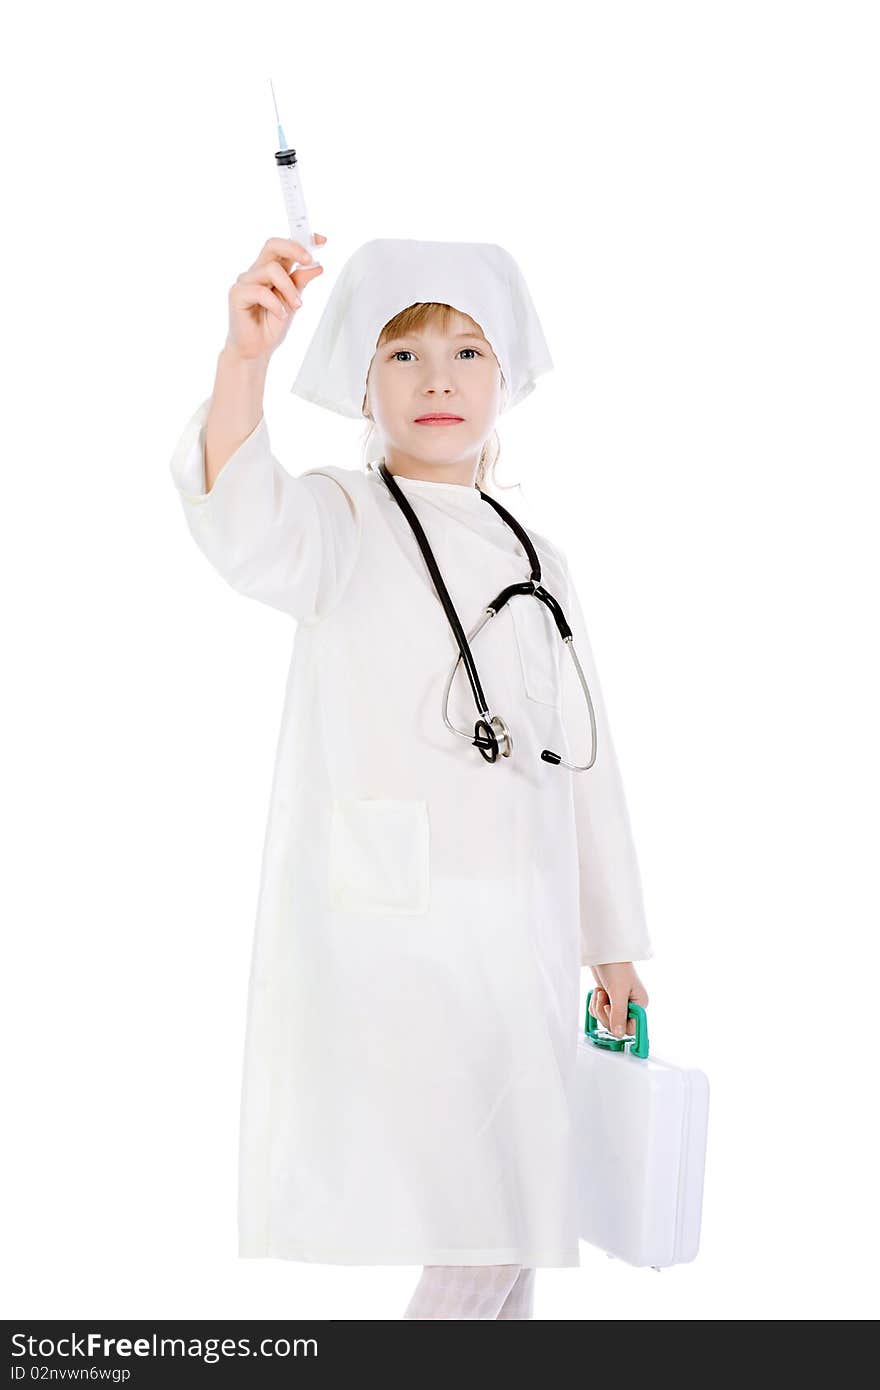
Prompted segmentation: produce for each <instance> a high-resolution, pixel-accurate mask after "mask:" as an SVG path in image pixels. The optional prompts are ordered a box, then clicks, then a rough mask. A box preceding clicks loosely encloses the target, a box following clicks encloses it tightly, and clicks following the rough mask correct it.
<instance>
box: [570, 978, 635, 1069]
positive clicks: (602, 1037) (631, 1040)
mask: <svg viewBox="0 0 880 1390" xmlns="http://www.w3.org/2000/svg"><path fill="white" fill-rule="evenodd" d="M592 997H593V990H589V991H588V992H587V1016H586V1024H585V1028H584V1032H585V1033H586V1035H587V1037H588V1038H589V1039H590V1042H592V1043H595V1045H596V1047H607V1048H608V1050H609V1052H623V1050H624V1049H625V1048H626V1047H629V1049H630V1052H631V1053H632V1055H633V1056H634V1057H647V1055H648V1015H647V1014H646V1013H645V1010H644V1007H643V1006H642V1005H641V1004H634V1003H633V1001H632V1000H630V1001H629V1007H628V1009H627V1013H626V1016H627V1018H634V1019H635V1021H636V1031H635V1037H633V1036H632V1035H631V1034H628V1035H627V1037H625V1038H615V1036H614V1034H613V1033H608V1032H606V1031H605V1029H604V1028H603V1030H602V1032H601V1033H600V1032H599V1024H598V1022H597V1020H596V1019H595V1018H594V1017H593V1015H592V1014H591V1013H590V1000H591V999H592ZM630 1044H631V1046H630Z"/></svg>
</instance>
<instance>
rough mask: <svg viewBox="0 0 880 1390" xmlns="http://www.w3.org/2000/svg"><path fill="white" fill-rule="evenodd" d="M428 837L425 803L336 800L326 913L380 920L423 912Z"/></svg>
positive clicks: (427, 882) (425, 907)
mask: <svg viewBox="0 0 880 1390" xmlns="http://www.w3.org/2000/svg"><path fill="white" fill-rule="evenodd" d="M429 831H430V827H429V821H428V803H427V802H426V801H417V800H413V801H409V800H394V799H390V798H381V797H366V798H357V797H345V798H341V799H337V800H335V801H334V802H333V806H332V810H331V816H330V841H329V846H328V851H329V852H328V880H329V882H328V890H329V900H330V907H331V908H332V909H333V910H334V911H337V912H358V913H366V914H370V915H378V916H382V917H385V916H397V915H399V914H410V913H424V912H427V910H428V903H429V897H430V833H429Z"/></svg>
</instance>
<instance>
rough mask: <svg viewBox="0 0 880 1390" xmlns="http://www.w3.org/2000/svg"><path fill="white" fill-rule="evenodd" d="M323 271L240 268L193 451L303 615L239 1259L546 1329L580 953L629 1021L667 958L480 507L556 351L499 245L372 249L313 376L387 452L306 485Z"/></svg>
mask: <svg viewBox="0 0 880 1390" xmlns="http://www.w3.org/2000/svg"><path fill="white" fill-rule="evenodd" d="M325 240H326V238H323V237H320V238H319V241H321V242H323V241H325ZM310 262H311V258H310V257H309V255H308V253H307V252H306V251H305V250H304V248H303V247H302V246H300V245H299V244H298V243H296V242H293V241H288V240H286V239H283V238H272V239H270V240H269V241H267V243H266V245H265V246H264V248H263V250H262V251H261V252H260V255H259V256H258V257H257V259H256V261H255V262H254V264H253V265H252V266H251V267H250V269H249V270H247V271H246V272H244V274H242V275H240V276H239V277H238V279H237V280H236V282H235V284H234V285H233V286H232V288H231V290H230V292H229V333H228V337H227V340H226V343H225V345H224V347H223V350H222V352H221V353H220V356H219V360H218V364H217V373H216V378H215V382H214V390H213V393H212V395H211V396H210V397H209V398H208V399H207V400H206V401H205V402H203V404H202V405H201V406H200V408H199V409H198V411H197V412H196V414H195V415H194V416H193V417H192V419H191V420H190V422H189V424H188V425H187V427H186V429H185V430H184V433H183V436H182V438H181V440H180V442H179V444H178V446H177V449H176V450H175V453H174V456H173V458H172V461H171V471H172V476H173V479H174V482H175V485H176V487H177V489H178V493H179V496H180V498H181V501H182V505H183V509H184V513H185V515H186V518H187V522H188V524H189V527H190V530H191V532H192V535H193V537H194V539H195V541H196V542H197V544H198V545H199V547H200V548H201V549H202V551H203V552H204V553H205V555H206V556H207V558H208V560H209V561H210V562H211V564H212V565H213V566H214V567H215V568H216V569H217V570H218V571H219V573H220V574H221V575H222V576H223V577H224V578H225V579H226V580H227V581H228V583H229V584H231V585H232V587H233V588H234V589H236V590H237V591H238V592H239V593H241V594H244V595H247V596H249V597H251V598H256V599H260V600H261V601H263V602H264V603H267V604H271V605H272V606H273V607H275V608H278V609H281V610H282V611H283V612H285V613H287V614H288V615H289V616H290V617H292V618H293V619H295V620H296V625H297V626H296V634H295V640H294V644H293V655H292V661H291V665H290V673H289V678H288V683H287V689H286V693H285V700H284V709H283V714H282V720H281V729H280V736H279V742H278V752H277V761H276V767H275V775H274V780H273V785H272V793H271V805H270V813H269V823H268V827H267V831H266V838H265V844H264V852H263V862H262V871H261V882H260V892H259V905H258V912H257V921H256V929H255V933H254V944H253V956H252V964H251V975H250V987H249V1002H248V1018H247V1035H246V1042H245V1065H244V1076H243V1086H242V1095H241V1149H240V1168H239V1172H240V1183H239V1253H240V1255H241V1256H244V1257H260V1256H270V1257H276V1258H282V1259H290V1260H302V1261H317V1262H322V1263H335V1264H407V1265H422V1266H423V1267H424V1268H423V1272H422V1275H421V1278H420V1280H419V1282H418V1285H417V1287H416V1289H415V1292H414V1294H413V1296H412V1299H411V1302H410V1304H409V1306H408V1308H407V1309H406V1311H405V1313H404V1317H407V1318H469V1319H490V1318H492V1319H503V1318H528V1317H531V1316H532V1308H533V1302H532V1300H533V1291H534V1271H535V1269H536V1268H537V1267H539V1266H570V1265H577V1264H579V1263H580V1260H579V1248H578V1235H577V1186H576V1177H577V1175H576V1171H575V1164H574V1150H573V1140H572V1125H571V1114H570V1098H571V1094H572V1081H573V1074H574V1066H575V1058H576V1040H577V1031H578V1026H579V1019H578V998H579V989H580V970H579V966H580V965H588V966H590V968H591V970H592V974H593V976H594V979H595V982H596V988H595V990H594V993H593V996H592V1000H591V1011H592V1012H593V1013H594V1015H595V1017H596V1018H597V1020H598V1021H599V1022H600V1023H602V1024H603V1025H604V1026H605V1027H607V1028H610V1029H611V1030H612V1031H613V1032H616V1033H618V1034H623V1032H624V1031H625V1030H626V1029H627V1028H628V1026H629V1027H630V1031H631V1025H627V1021H626V1019H627V1008H628V1004H629V1001H630V1000H633V1001H635V1002H637V1003H641V1004H647V1002H648V996H647V993H646V991H645V989H644V986H643V985H642V983H641V981H640V980H639V977H638V975H637V974H636V971H635V969H634V967H633V964H632V962H633V961H634V960H644V959H646V958H648V957H649V956H650V955H651V953H652V952H651V946H650V942H649V938H648V933H647V929H646V925H645V915H644V907H643V901H642V892H641V885H640V876H639V869H638V864H637V860H636V855H635V851H634V847H633V841H632V835H631V830H630V824H629V818H628V814H627V809H626V803H625V799H624V793H623V788H622V786H621V780H620V775H619V771H618V766H617V761H616V757H615V753H614V747H613V744H612V740H611V735H610V732H609V725H608V719H607V716H606V712H605V707H604V702H603V698H602V692H601V687H600V684H599V680H598V677H597V673H596V669H595V664H594V660H593V656H592V652H591V649H590V644H589V640H588V636H587V632H586V627H585V623H584V616H583V612H582V609H581V605H580V602H579V599H578V595H577V593H576V590H575V587H574V585H573V584H572V581H571V577H570V575H569V570H568V564H567V561H566V558H565V556H564V555H563V553H562V552H561V551H560V549H559V548H558V546H555V545H553V544H552V543H551V542H550V541H549V540H547V538H546V537H544V536H542V535H540V534H538V533H537V532H535V531H533V530H531V529H529V530H528V532H527V533H524V532H522V531H521V530H520V533H519V534H518V533H517V529H515V526H512V525H511V524H509V523H508V521H506V520H505V519H504V510H505V509H504V508H503V507H501V506H499V507H498V508H497V509H496V506H495V505H494V504H493V503H492V501H491V497H492V494H491V493H489V492H488V491H487V490H486V489H487V486H488V485H489V483H490V479H489V478H488V476H487V475H488V474H489V473H490V472H491V466H492V464H493V462H494V460H493V457H492V452H493V445H494V452H495V454H496V456H497V437H496V436H495V435H494V427H495V423H496V420H497V418H498V416H499V414H500V413H502V412H503V411H504V410H505V409H509V408H510V407H511V406H512V405H515V404H517V403H518V402H519V401H521V400H522V399H523V398H524V397H525V396H526V395H527V394H529V392H530V391H532V390H533V389H534V384H535V379H536V377H537V376H538V375H539V374H540V373H542V372H544V371H546V370H548V369H549V368H550V367H552V362H551V360H550V356H549V352H548V350H547V345H546V342H545V340H544V335H543V333H542V331H541V326H540V323H539V321H538V318H537V315H536V313H535V309H534V305H533V303H532V300H531V297H530V295H529V292H528V289H527V287H526V284H525V282H524V280H523V277H522V275H521V273H520V271H519V268H518V267H517V265H516V263H515V262H514V261H513V260H512V258H511V257H510V256H509V255H508V253H507V252H506V251H504V250H503V249H502V248H501V247H499V246H495V245H491V244H484V243H467V242H423V241H409V240H376V241H372V242H368V243H367V244H366V245H365V246H362V247H360V248H359V250H358V251H356V252H355V254H354V255H353V256H352V257H351V259H350V260H349V261H348V263H347V264H346V265H345V267H344V268H343V270H342V271H341V272H340V275H339V277H338V279H337V281H336V283H335V285H334V287H333V291H332V293H331V295H330V297H329V299H328V302H327V305H326V307H325V310H324V313H323V315H322V317H321V320H320V322H319V324H318V327H317V329H316V331H315V334H314V337H313V339H312V342H311V344H310V345H309V347H308V349H307V351H306V354H305V357H304V359H303V363H302V366H301V369H300V372H299V375H298V377H297V379H296V382H295V383H294V387H293V389H294V390H295V391H296V392H297V393H298V394H299V395H301V396H302V397H303V398H304V399H307V400H310V401H312V402H314V403H316V404H318V405H320V406H323V407H324V408H327V409H330V410H333V411H336V412H339V413H341V414H344V415H347V416H350V417H351V418H363V417H366V418H367V419H368V420H369V421H370V422H371V438H372V440H373V442H374V445H375V447H374V448H373V449H372V451H370V450H367V451H366V452H371V453H372V457H370V458H366V459H365V466H364V467H362V468H360V469H353V468H345V467H340V466H337V465H327V466H324V467H320V468H312V469H309V470H307V471H305V472H303V473H300V474H299V475H297V476H294V475H292V474H290V473H288V472H287V471H286V470H285V469H284V468H283V467H282V466H281V464H280V463H279V462H278V460H277V459H276V458H275V456H274V454H273V453H272V450H271V447H270V443H269V434H268V429H267V425H266V421H265V418H264V416H263V405H262V402H263V390H264V385H265V379H266V372H267V368H268V364H269V360H270V358H271V356H272V353H273V352H274V351H275V349H276V348H277V347H278V345H279V344H280V343H281V342H282V340H283V339H284V337H285V335H286V333H287V330H288V328H289V326H290V323H291V321H292V319H293V318H294V317H295V316H296V313H297V311H298V309H299V308H300V305H301V303H302V293H303V291H304V289H305V287H306V285H308V284H309V283H310V282H311V280H312V279H314V278H315V277H316V276H318V275H320V274H321V269H320V267H317V266H314V264H313V263H312V264H310ZM294 265H296V266H297V268H296V269H295V270H294V269H292V267H293V266H294ZM515 520H517V519H515V518H514V521H515ZM419 534H421V537H422V538H423V539H424V540H425V541H426V542H427V546H428V547H429V551H428V552H427V553H429V554H430V555H431V556H432V559H433V563H431V562H429V560H428V559H427V558H426V550H425V548H424V546H423V545H422V543H421V541H420V540H419ZM530 580H532V581H535V583H538V584H540V586H541V587H542V589H543V590H544V591H546V593H547V594H549V595H550V596H552V600H553V602H552V603H551V604H550V605H548V604H546V603H545V602H543V601H541V600H540V599H539V597H537V596H536V594H535V592H533V585H532V584H531V583H525V582H524V581H530ZM511 585H512V586H519V588H518V589H517V588H514V591H513V593H512V596H510V597H509V599H508V601H501V602H499V603H498V604H497V609H496V611H495V613H494V616H491V617H490V618H489V619H488V620H485V619H486V609H487V607H490V606H492V605H493V603H494V602H495V600H497V599H499V596H500V595H501V594H502V592H503V591H504V590H506V589H507V588H508V586H511ZM444 592H445V596H446V599H447V600H448V602H446V601H445V600H443V594H444ZM442 600H443V601H442ZM554 603H555V605H556V606H557V607H558V608H561V613H562V618H563V629H562V634H561V633H560V629H559V627H558V626H557V622H556V621H555V617H554V611H553V607H554ZM450 605H451V608H450ZM451 611H452V612H453V616H454V618H455V619H457V620H459V632H458V633H457V632H456V625H455V622H454V621H453V617H450V612H451ZM481 620H485V621H483V622H481ZM566 623H567V625H568V627H570V629H571V632H572V635H573V649H574V652H575V653H576V659H577V660H578V661H579V662H580V665H581V668H582V670H583V674H584V676H585V679H586V683H587V687H588V691H589V694H590V696H591V702H592V712H593V715H594V721H595V723H594V724H593V723H592V721H591V719H590V717H589V706H588V702H587V701H585V698H584V695H585V691H584V688H583V686H582V684H581V681H580V679H579V676H578V672H577V668H576V662H575V661H572V660H570V659H569V658H570V654H571V651H572V648H571V647H570V646H567V645H566V644H565V643H564V642H563V641H562V640H561V635H562V636H564V635H565V632H566V631H567V630H568V629H567V627H565V624H566ZM465 634H467V635H468V638H469V639H470V640H471V644H472V645H471V648H470V650H471V663H472V664H471V663H469V662H468V661H467V660H466V659H465V648H464V647H463V645H462V641H461V640H460V638H461V637H463V636H464V635H465ZM475 677H476V679H474V678H475ZM593 736H595V744H593ZM591 750H594V751H595V758H592V757H591ZM545 751H546V752H548V753H549V756H542V754H544V753H545ZM578 769H586V770H578Z"/></svg>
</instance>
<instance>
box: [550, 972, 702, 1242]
mask: <svg viewBox="0 0 880 1390" xmlns="http://www.w3.org/2000/svg"><path fill="white" fill-rule="evenodd" d="M592 993H593V991H592V990H590V992H589V993H588V995H587V1013H586V1024H585V1029H584V1032H583V1033H581V1034H579V1036H578V1044H577V1065H576V1068H575V1097H574V1116H573V1118H574V1128H575V1146H576V1154H577V1180H578V1208H579V1210H578V1234H579V1236H580V1238H581V1239H582V1240H585V1241H586V1242H587V1243H588V1244H589V1245H595V1246H597V1247H598V1248H599V1249H600V1250H604V1251H606V1252H607V1253H608V1254H609V1255H614V1256H616V1257H617V1258H619V1259H621V1260H625V1261H626V1262H627V1263H628V1264H632V1265H643V1266H652V1267H653V1268H654V1269H663V1268H665V1267H666V1266H668V1265H674V1264H683V1263H686V1262H687V1261H688V1260H692V1259H693V1258H694V1257H695V1255H696V1254H697V1251H698V1249H699V1244H700V1224H701V1219H702V1209H703V1178H704V1173H705V1166H706V1135H707V1129H708V1120H709V1082H708V1078H707V1077H706V1075H705V1073H704V1072H702V1071H699V1070H698V1069H697V1068H696V1067H680V1066H675V1065H674V1064H673V1063H671V1062H663V1061H661V1060H660V1059H659V1057H653V1056H649V1049H648V1021H647V1015H646V1013H645V1010H644V1009H643V1008H642V1006H641V1005H640V1004H633V1003H630V1005H629V1017H630V1018H634V1019H635V1024H636V1032H635V1035H634V1036H631V1035H629V1036H628V1037H627V1038H615V1037H614V1036H613V1035H612V1034H611V1033H608V1032H606V1030H605V1029H603V1028H601V1026H600V1025H599V1024H598V1023H597V1022H596V1020H595V1019H594V1018H593V1016H592V1014H591V1013H590V1011H589V1009H590V998H591V996H592Z"/></svg>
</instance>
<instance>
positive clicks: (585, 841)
mask: <svg viewBox="0 0 880 1390" xmlns="http://www.w3.org/2000/svg"><path fill="white" fill-rule="evenodd" d="M562 558H563V562H564V567H565V573H566V579H567V585H566V604H565V616H566V618H567V619H568V623H569V626H570V628H571V630H572V636H573V639H574V648H575V651H576V652H577V656H578V660H579V661H580V663H581V666H582V667H583V671H584V676H585V678H586V681H587V685H588V686H589V687H590V694H591V696H592V700H593V709H594V711H595V715H596V748H597V751H596V761H595V762H594V763H593V766H592V767H591V768H590V769H589V770H588V771H587V772H568V773H567V774H566V775H567V776H569V777H571V779H572V792H573V797H574V811H575V825H576V830H577V844H578V869H579V876H580V923H581V964H582V965H603V964H606V963H608V962H610V961H634V960H647V959H648V958H649V957H650V956H652V955H653V954H654V952H653V949H652V946H651V942H650V939H649V936H648V928H647V924H646V921H645V907H644V901H643V896H642V883H641V875H640V871H639V865H638V860H637V857H636V850H635V844H634V842H633V834H632V828H631V825H630V819H629V812H628V809H627V804H626V797H625V794H624V790H623V783H622V780H621V776H620V769H619V767H618V764H617V755H616V753H615V749H614V743H613V740H612V737H611V730H610V727H609V723H608V714H607V711H606V709H605V701H604V698H603V694H602V688H601V686H600V684H599V676H598V673H597V670H596V663H595V660H594V658H593V651H592V648H591V646H590V639H589V636H588V633H587V626H586V621H585V619H584V613H583V609H582V607H581V603H580V599H579V597H578V593H577V590H576V588H575V585H574V583H573V581H572V579H571V575H570V573H569V570H568V565H567V563H565V561H564V557H562ZM562 669H563V671H564V675H563V684H562V713H563V728H564V729H565V730H566V739H567V742H568V745H569V754H570V759H571V761H572V762H578V763H585V762H587V760H588V758H589V756H590V749H591V747H592V744H591V741H590V715H589V710H588V708H587V702H586V698H585V696H584V692H583V689H582V688H581V684H580V681H579V680H578V676H577V672H576V670H575V666H574V662H573V661H572V659H571V655H570V653H569V652H564V653H563V668H562Z"/></svg>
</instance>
